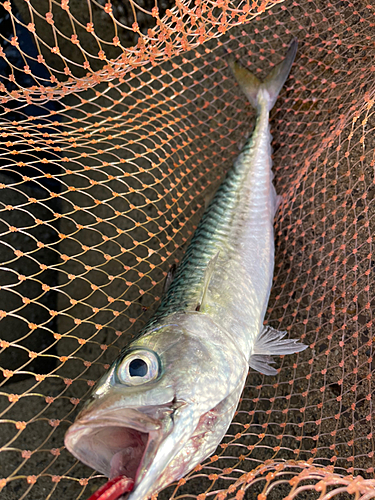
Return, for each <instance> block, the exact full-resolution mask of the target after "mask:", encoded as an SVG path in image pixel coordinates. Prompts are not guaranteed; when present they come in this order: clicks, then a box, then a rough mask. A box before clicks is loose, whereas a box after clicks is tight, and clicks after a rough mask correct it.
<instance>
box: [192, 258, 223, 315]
mask: <svg viewBox="0 0 375 500" xmlns="http://www.w3.org/2000/svg"><path fill="white" fill-rule="evenodd" d="M219 253H220V252H217V253H216V254H215V255H214V256H213V257H212V259H211V260H210V262H209V263H208V264H207V267H206V270H205V272H204V279H203V287H202V293H201V296H200V299H199V302H198V305H197V307H196V309H195V310H196V311H201V310H202V309H204V306H205V299H206V295H207V290H208V285H209V284H210V281H211V278H212V274H213V272H214V268H215V265H216V262H217V259H218V257H219Z"/></svg>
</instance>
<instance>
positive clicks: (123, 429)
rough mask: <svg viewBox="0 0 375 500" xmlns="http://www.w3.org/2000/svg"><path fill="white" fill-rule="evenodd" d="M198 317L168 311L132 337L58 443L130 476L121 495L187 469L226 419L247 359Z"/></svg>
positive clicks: (210, 447) (134, 497)
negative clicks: (167, 317) (168, 318)
mask: <svg viewBox="0 0 375 500" xmlns="http://www.w3.org/2000/svg"><path fill="white" fill-rule="evenodd" d="M204 316H205V315H202V314H201V315H199V313H197V314H196V315H188V314H186V315H182V316H181V317H176V318H174V320H175V321H173V323H171V322H169V323H168V324H164V325H162V326H160V327H158V328H156V329H153V330H152V331H150V332H147V333H146V334H144V335H142V336H141V337H139V338H138V339H136V340H135V341H133V342H132V343H131V344H130V345H129V346H128V348H126V349H125V350H124V351H123V352H122V353H121V355H120V356H119V357H118V358H117V359H116V360H115V362H114V363H113V364H112V366H111V367H110V369H109V371H108V372H107V373H106V374H105V375H104V377H103V378H102V379H101V380H100V381H99V383H98V384H97V386H96V388H95V389H94V391H93V393H92V396H91V398H90V400H89V401H88V402H87V403H86V405H85V407H84V408H83V409H82V411H81V413H80V414H79V415H78V417H77V419H76V421H75V423H74V424H73V425H72V426H71V427H70V428H69V430H68V432H67V433H66V436H65V445H66V447H67V448H68V450H69V451H70V452H71V453H72V454H73V455H74V456H76V457H77V458H78V459H79V460H81V461H82V462H83V463H85V464H87V465H89V466H90V467H92V468H93V469H95V470H98V471H100V472H101V473H103V474H104V475H106V476H108V477H109V478H113V477H116V476H119V475H120V476H127V477H129V478H132V479H133V480H134V481H135V486H134V490H133V492H132V493H130V496H129V500H138V499H141V498H142V499H143V498H147V497H149V496H151V495H152V494H153V493H155V492H157V491H159V490H160V489H161V488H162V487H165V486H166V485H167V484H169V483H171V482H172V481H174V480H176V479H179V478H180V477H182V476H183V475H185V474H186V473H187V472H189V471H190V470H191V469H192V468H193V467H194V466H195V465H197V464H198V463H199V462H200V461H202V460H203V459H204V458H206V457H207V456H208V455H209V454H210V453H212V452H213V451H214V450H215V448H216V447H217V445H218V444H219V442H220V440H221V438H222V436H223V435H224V434H225V431H226V429H227V427H228V426H229V424H230V422H231V419H232V417H233V413H234V411H235V409H236V406H237V403H238V399H239V397H240V393H241V390H242V387H243V384H244V381H245V378H246V374H247V371H248V365H247V362H246V360H244V358H243V356H242V355H241V353H239V352H238V350H236V347H235V345H234V344H233V342H230V341H229V340H228V337H227V336H225V335H223V333H222V332H220V329H219V328H218V327H217V326H216V325H214V324H213V323H212V322H211V321H209V318H207V317H204ZM202 329H203V330H202ZM210 333H211V334H210ZM225 342H227V344H228V345H223V343H225Z"/></svg>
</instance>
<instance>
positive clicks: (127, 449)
mask: <svg viewBox="0 0 375 500" xmlns="http://www.w3.org/2000/svg"><path fill="white" fill-rule="evenodd" d="M145 410H146V411H145ZM145 410H144V409H142V411H139V410H136V409H130V408H126V409H119V408H117V409H115V410H112V411H106V412H103V413H102V414H100V413H99V414H98V413H97V412H95V413H94V412H93V414H92V415H90V414H89V415H87V414H86V415H82V417H80V416H78V418H77V420H76V422H75V423H74V424H73V425H72V426H71V427H70V428H69V430H68V432H67V433H66V435H65V445H66V447H67V449H68V450H69V451H70V453H72V455H74V456H75V457H76V458H78V459H79V460H80V461H81V462H83V463H84V464H86V465H88V466H89V467H91V468H93V469H95V470H97V471H99V472H101V473H102V474H104V475H105V476H107V477H109V478H110V479H112V478H114V477H117V476H126V477H128V478H131V479H133V480H134V482H136V481H140V480H141V476H142V475H143V473H144V471H145V470H147V465H148V464H149V462H151V461H152V458H153V455H154V454H155V450H156V449H157V447H158V444H159V443H160V441H161V440H162V439H163V437H165V435H166V434H167V433H168V432H167V429H166V427H168V422H170V421H171V419H170V418H166V417H168V416H170V415H171V413H172V411H171V409H170V408H169V407H168V406H166V407H165V408H160V407H158V408H157V411H156V413H157V417H158V418H154V417H152V416H150V415H148V414H147V410H149V412H150V413H152V408H149V409H145ZM150 410H151V411H150ZM160 417H164V418H160Z"/></svg>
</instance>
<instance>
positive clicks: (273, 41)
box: [0, 0, 375, 500]
mask: <svg viewBox="0 0 375 500" xmlns="http://www.w3.org/2000/svg"><path fill="white" fill-rule="evenodd" d="M0 6H1V8H0V38H1V43H0V78H1V81H0V92H1V97H0V105H1V119H0V128H1V130H0V140H1V145H0V169H1V170H0V261H1V264H0V319H1V321H0V325H1V328H0V348H1V353H0V366H1V370H2V380H1V389H0V412H1V416H0V436H1V438H0V439H1V444H0V446H1V448H0V450H1V453H0V476H1V477H0V488H1V498H2V499H5V500H22V499H41V500H49V499H52V500H53V499H59V498H66V499H69V500H70V499H72V500H78V499H79V498H81V499H84V498H87V497H88V496H89V495H90V494H92V493H93V492H94V491H95V490H96V489H97V488H98V487H99V486H100V485H102V484H103V483H104V482H105V478H104V477H102V476H100V474H98V473H95V472H94V471H93V470H91V469H89V468H88V467H86V466H84V465H83V464H81V463H79V462H77V461H76V460H75V459H74V458H73V457H72V456H71V455H70V454H69V453H68V452H67V451H66V450H65V448H64V446H63V437H64V434H65V432H66V430H67V428H68V427H69V425H70V424H71V423H72V421H73V420H74V417H75V415H76V414H77V411H78V409H79V408H80V407H81V404H82V403H81V401H82V400H84V399H85V398H86V397H87V396H88V394H89V392H90V390H91V388H92V387H93V385H94V384H95V381H96V380H98V379H99V377H101V376H102V375H103V373H104V372H105V371H106V369H107V368H108V366H109V363H110V362H111V361H112V360H113V359H114V358H115V357H116V356H117V354H118V352H119V349H120V348H121V347H122V346H123V345H125V344H126V342H127V341H129V340H130V339H131V338H132V336H133V335H134V334H135V333H136V332H137V331H138V330H139V329H140V328H141V327H142V326H143V325H144V324H145V322H146V321H147V319H148V318H149V317H150V316H151V314H152V312H153V311H154V310H155V308H156V307H157V305H158V303H159V301H160V296H161V294H162V291H163V283H164V281H165V277H166V275H167V272H168V270H169V268H170V267H171V266H172V265H174V264H176V263H178V262H179V261H180V259H181V256H182V255H183V252H184V250H185V249H186V246H187V244H188V242H189V238H190V237H191V235H192V234H193V232H194V228H195V227H196V225H197V222H198V221H199V218H200V216H201V214H202V211H203V209H204V207H205V204H206V203H207V200H208V199H209V198H210V196H211V195H212V192H213V191H214V190H215V188H216V187H217V185H218V183H219V181H220V180H221V179H222V178H223V176H224V174H225V172H226V171H227V170H228V168H229V166H230V165H231V163H232V162H233V160H234V159H235V158H236V156H237V155H238V152H239V148H240V147H241V146H242V145H243V144H244V142H245V140H246V138H247V136H248V135H249V133H250V132H251V129H252V126H253V123H254V114H253V111H252V110H251V109H250V106H249V105H248V104H247V103H246V98H245V97H244V96H243V95H242V93H241V91H240V90H239V87H238V86H237V85H236V84H235V83H234V81H233V78H232V76H231V73H230V70H229V68H228V66H227V62H226V60H225V57H224V54H225V49H226V51H227V52H229V53H230V54H231V55H232V57H237V58H240V60H241V61H242V63H243V64H245V65H248V67H249V68H251V70H252V71H256V72H257V73H259V75H260V76H262V75H265V74H267V72H268V71H269V69H270V68H271V67H272V65H274V64H276V63H277V62H279V61H280V59H281V58H282V57H283V56H284V54H285V51H286V47H287V46H288V44H289V42H290V41H291V39H292V38H293V37H297V38H298V41H299V49H298V54H297V58H296V61H295V64H294V66H293V69H292V72H291V76H290V78H289V80H288V82H287V85H286V87H285V88H284V89H283V90H282V92H281V95H280V98H279V100H278V101H277V103H276V106H275V108H274V109H273V111H272V113H271V131H272V134H273V137H274V139H273V148H274V153H273V157H274V171H275V184H276V188H277V191H278V193H279V194H281V195H282V196H283V201H282V203H281V206H280V209H279V211H278V212H277V215H276V220H275V236H276V255H275V258H276V262H275V263H276V266H275V276H274V285H273V289H272V293H271V299H270V303H269V307H268V312H267V322H268V324H270V325H272V326H273V327H275V328H278V329H285V330H287V331H288V333H290V335H291V336H292V337H294V338H300V339H301V340H302V342H304V343H306V344H308V345H309V349H307V350H306V351H305V352H303V353H302V354H299V357H298V364H297V363H296V361H295V358H293V357H285V358H284V359H280V360H278V363H279V366H280V371H279V374H278V375H277V376H276V377H266V376H261V375H260V374H259V373H256V372H254V371H250V373H249V376H248V382H247V384H246V388H245V390H244V393H243V397H242V399H241V402H240V406H239V408H238V412H237V414H236V416H235V418H234V421H233V424H232V426H231V427H230V429H229V431H228V433H227V435H226V437H225V439H224V441H223V443H222V444H221V445H220V446H219V447H218V449H217V451H216V453H215V455H214V456H213V457H211V458H210V459H208V460H207V461H206V462H204V463H202V464H201V466H199V467H196V469H195V470H194V471H193V472H191V473H190V474H189V475H188V476H187V477H186V478H184V479H183V480H180V482H179V483H178V484H174V485H172V486H170V487H169V488H167V490H164V491H163V492H161V493H159V498H163V499H164V498H170V497H173V498H177V497H178V498H188V497H191V496H194V497H197V498H199V500H203V499H206V498H218V499H220V500H221V499H224V498H236V499H241V498H243V497H246V498H258V500H265V499H266V498H269V499H273V498H277V499H280V498H288V500H291V499H292V498H301V499H302V498H321V499H323V498H328V495H329V498H331V495H332V496H334V495H336V494H337V495H340V499H341V498H363V499H364V498H366V499H367V498H373V497H375V488H374V486H375V481H374V479H375V477H374V470H375V469H374V467H375V464H374V453H375V442H374V438H375V436H374V431H373V414H374V411H373V406H372V394H373V387H372V376H373V373H374V369H375V364H374V363H375V362H374V360H373V355H374V354H373V349H374V348H373V343H374V337H373V318H372V311H373V308H374V288H375V287H374V273H375V267H374V266H375V256H374V255H373V242H372V239H373V234H374V229H375V227H374V224H375V222H374V203H375V200H374V197H375V174H374V172H375V139H374V125H375V122H374V102H375V44H374V40H375V7H374V6H373V5H372V3H371V2H368V4H366V2H349V1H332V2H330V1H328V2H326V1H319V0H302V1H299V2H297V1H286V2H283V3H282V2H272V1H261V0H258V1H254V2H252V1H249V2H246V1H239V2H229V1H228V0H217V1H215V2H211V1H209V0H196V1H195V2H189V1H180V0H179V1H177V2H176V3H175V4H172V3H168V1H162V2H155V3H154V2H150V1H148V0H144V1H143V2H140V1H138V2H135V1H130V2H120V1H118V0H113V1H112V2H110V1H108V2H105V0H103V1H94V0H92V1H88V2H81V1H78V0H75V1H73V0H70V1H69V0H62V1H61V2H60V1H59V2H57V1H56V2H49V1H43V0H27V1H23V0H14V1H5V2H0ZM337 498H339V496H338V497H337Z"/></svg>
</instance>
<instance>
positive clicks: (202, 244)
mask: <svg viewBox="0 0 375 500" xmlns="http://www.w3.org/2000/svg"><path fill="white" fill-rule="evenodd" d="M257 124H258V120H257ZM256 128H257V127H256ZM254 136H256V130H255V132H254V134H253V135H252V136H251V137H250V139H249V140H248V141H247V143H246V145H245V147H244V148H243V150H242V152H241V153H240V155H239V156H238V158H237V159H236V161H235V163H234V165H233V167H232V168H231V169H230V170H229V172H228V174H227V176H226V178H225V179H224V181H223V182H222V184H221V185H220V187H219V189H218V190H217V192H216V194H215V196H214V198H213V200H212V201H211V203H210V205H209V206H208V208H207V210H206V211H205V213H204V215H203V217H202V219H201V221H200V223H199V225H198V227H197V229H196V231H195V234H194V236H193V238H192V240H191V243H190V245H189V247H188V249H187V251H186V254H185V256H184V258H183V260H182V262H181V264H180V266H179V267H178V269H177V271H176V275H175V277H174V279H173V281H172V283H171V285H170V287H169V289H168V290H167V292H166V294H165V295H164V297H163V299H162V302H161V304H160V306H159V308H158V309H157V311H156V313H155V314H154V315H153V316H152V318H151V319H150V321H149V322H148V323H147V325H146V326H145V328H144V329H143V330H142V332H141V333H143V332H145V331H146V330H148V331H149V330H150V328H153V327H155V326H157V323H158V322H159V321H161V320H162V319H163V318H165V317H166V316H168V315H170V314H172V313H176V312H183V311H187V310H195V308H196V307H197V305H198V303H199V299H200V297H201V293H202V287H203V283H204V275H205V270H206V268H207V265H208V263H209V262H210V260H211V259H212V258H213V257H214V256H215V255H216V254H217V252H218V251H220V257H223V256H224V255H223V254H224V253H226V252H227V251H230V252H233V250H234V248H233V247H232V244H233V238H232V237H231V236H232V230H233V220H234V218H235V216H236V214H238V207H239V205H240V203H241V202H242V200H241V191H242V189H241V187H242V186H243V184H244V182H245V180H247V177H248V171H249V169H250V168H251V160H250V159H251V157H252V156H253V150H254V147H253V146H254V142H255V141H254Z"/></svg>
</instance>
